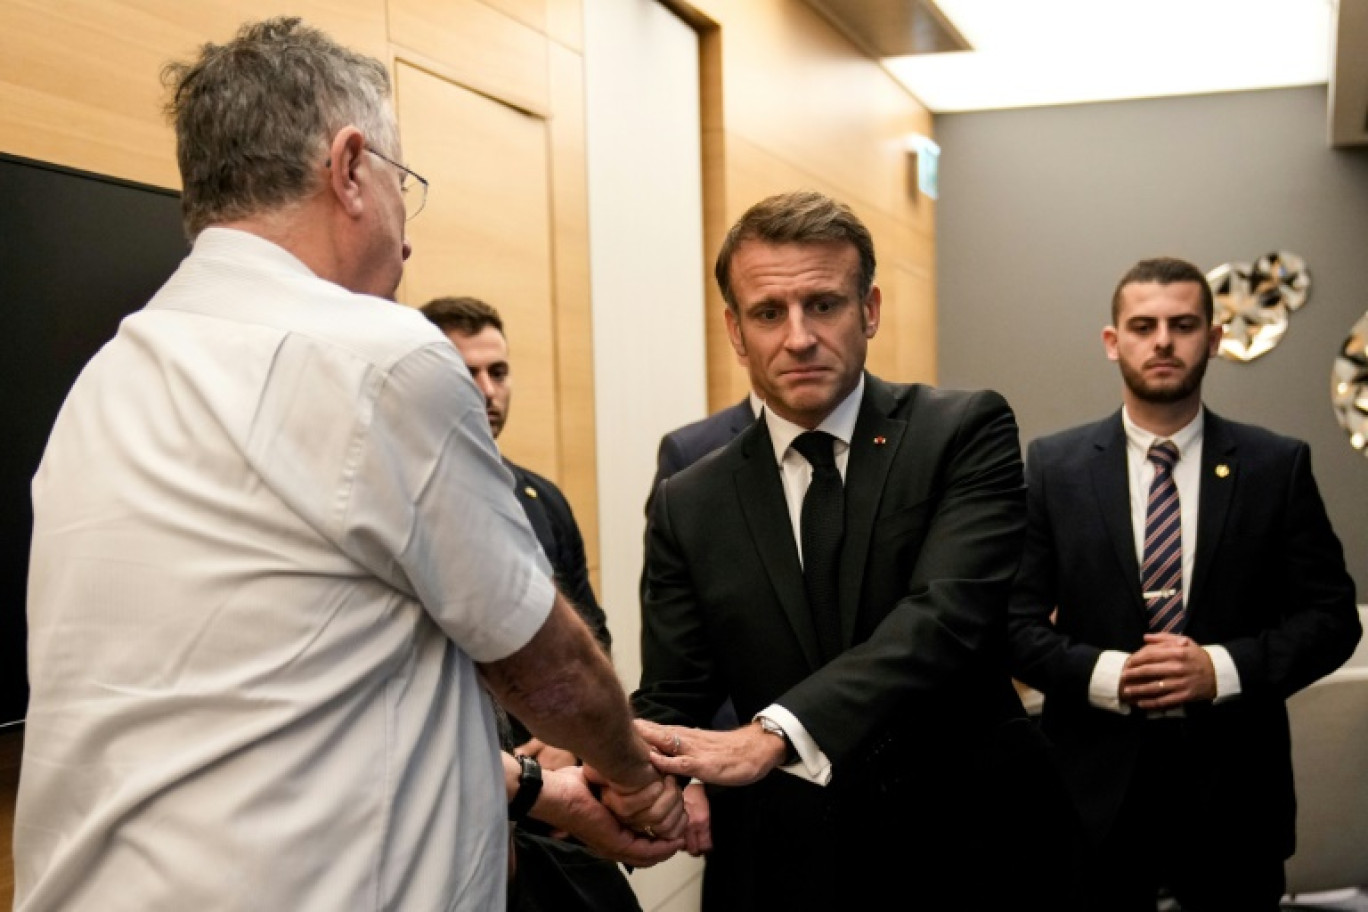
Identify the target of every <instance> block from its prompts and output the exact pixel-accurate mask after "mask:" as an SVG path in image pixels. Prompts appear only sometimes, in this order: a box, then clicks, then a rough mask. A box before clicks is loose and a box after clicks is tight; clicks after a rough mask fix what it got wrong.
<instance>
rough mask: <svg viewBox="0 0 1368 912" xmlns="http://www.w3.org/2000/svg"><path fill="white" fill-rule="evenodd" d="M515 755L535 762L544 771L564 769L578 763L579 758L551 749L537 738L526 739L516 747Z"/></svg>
mask: <svg viewBox="0 0 1368 912" xmlns="http://www.w3.org/2000/svg"><path fill="white" fill-rule="evenodd" d="M516 753H519V754H522V755H523V756H525V757H531V758H532V759H533V760H536V761H537V762H538V763H540V764H541V768H542V769H544V770H558V769H564V768H565V767H567V766H575V765H577V764H578V763H579V758H577V757H576V756H575V755H574V754H572V753H571V752H570V751H568V750H562V749H561V748H559V747H552V746H551V745H549V744H547V743H546V742H545V741H543V740H542V739H540V738H537V737H532V738H528V739H527V743H525V744H522V745H519V746H518V749H517V751H516Z"/></svg>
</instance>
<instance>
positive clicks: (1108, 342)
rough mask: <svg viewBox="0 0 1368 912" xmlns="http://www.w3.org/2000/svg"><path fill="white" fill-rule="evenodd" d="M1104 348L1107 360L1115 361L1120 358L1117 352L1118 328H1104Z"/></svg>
mask: <svg viewBox="0 0 1368 912" xmlns="http://www.w3.org/2000/svg"><path fill="white" fill-rule="evenodd" d="M1102 348H1103V349H1105V350H1106V352H1107V360H1109V361H1115V360H1117V359H1118V358H1120V357H1121V356H1120V354H1118V353H1117V351H1116V327H1115V326H1105V327H1103V328H1102Z"/></svg>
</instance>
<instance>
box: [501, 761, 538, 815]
mask: <svg viewBox="0 0 1368 912" xmlns="http://www.w3.org/2000/svg"><path fill="white" fill-rule="evenodd" d="M513 759H514V760H517V761H518V765H519V766H521V767H522V772H521V773H520V774H519V775H518V791H517V793H516V794H514V796H513V800H512V801H510V802H508V819H509V820H511V821H512V822H513V823H517V822H518V821H519V820H522V819H523V818H524V817H526V816H527V812H528V811H530V810H532V805H534V804H536V803H537V796H538V795H540V794H541V789H542V771H541V764H540V763H538V762H537V761H536V760H534V759H532V758H531V757H525V756H523V755H522V754H514V755H513Z"/></svg>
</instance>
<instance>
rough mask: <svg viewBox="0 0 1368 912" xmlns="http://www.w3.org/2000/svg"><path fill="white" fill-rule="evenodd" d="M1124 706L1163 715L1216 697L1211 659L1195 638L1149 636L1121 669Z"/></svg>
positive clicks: (1149, 634)
mask: <svg viewBox="0 0 1368 912" xmlns="http://www.w3.org/2000/svg"><path fill="white" fill-rule="evenodd" d="M1118 695H1119V696H1120V698H1121V702H1123V703H1129V704H1130V705H1131V706H1134V707H1136V708H1137V709H1143V710H1147V711H1155V710H1158V711H1163V710H1166V709H1173V708H1174V707H1176V706H1181V705H1183V704H1184V703H1189V702H1192V701H1194V700H1212V699H1215V697H1216V669H1215V667H1214V666H1213V665H1212V664H1211V656H1209V655H1208V654H1207V651H1206V650H1205V649H1203V648H1202V647H1201V646H1199V645H1197V643H1196V642H1195V641H1193V639H1192V638H1191V637H1187V636H1183V635H1181V634H1175V633H1147V634H1145V645H1144V646H1142V647H1141V648H1140V649H1137V650H1136V651H1135V652H1133V653H1131V655H1130V657H1129V658H1128V659H1126V664H1125V665H1124V666H1123V667H1122V669H1121V682H1120V691H1119V694H1118Z"/></svg>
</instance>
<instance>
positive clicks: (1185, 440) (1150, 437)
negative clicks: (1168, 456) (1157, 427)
mask: <svg viewBox="0 0 1368 912" xmlns="http://www.w3.org/2000/svg"><path fill="white" fill-rule="evenodd" d="M1205 415H1206V410H1205V409H1200V408H1199V409H1198V410H1197V414H1196V416H1195V417H1194V418H1193V419H1192V420H1191V421H1189V422H1188V423H1187V424H1185V425H1183V427H1182V428H1180V429H1179V430H1178V432H1177V433H1174V434H1170V435H1169V436H1168V437H1160V436H1159V435H1157V434H1151V433H1150V432H1149V431H1147V430H1145V429H1144V428H1142V427H1140V425H1138V424H1136V423H1135V422H1134V421H1132V420H1131V416H1130V412H1129V411H1127V410H1126V407H1125V406H1124V405H1123V406H1121V424H1122V426H1123V427H1124V428H1125V430H1126V441H1127V443H1129V444H1130V445H1131V446H1132V447H1134V448H1136V449H1137V450H1138V451H1139V452H1140V453H1141V455H1143V454H1145V453H1148V452H1149V448H1150V446H1151V445H1152V444H1153V443H1154V442H1155V441H1157V440H1172V441H1173V443H1174V446H1176V447H1178V458H1179V459H1182V458H1183V456H1184V455H1186V454H1187V453H1188V452H1189V451H1190V450H1191V449H1192V447H1193V446H1194V445H1195V444H1196V443H1197V442H1198V441H1200V440H1201V439H1202V428H1203V427H1204V425H1205Z"/></svg>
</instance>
